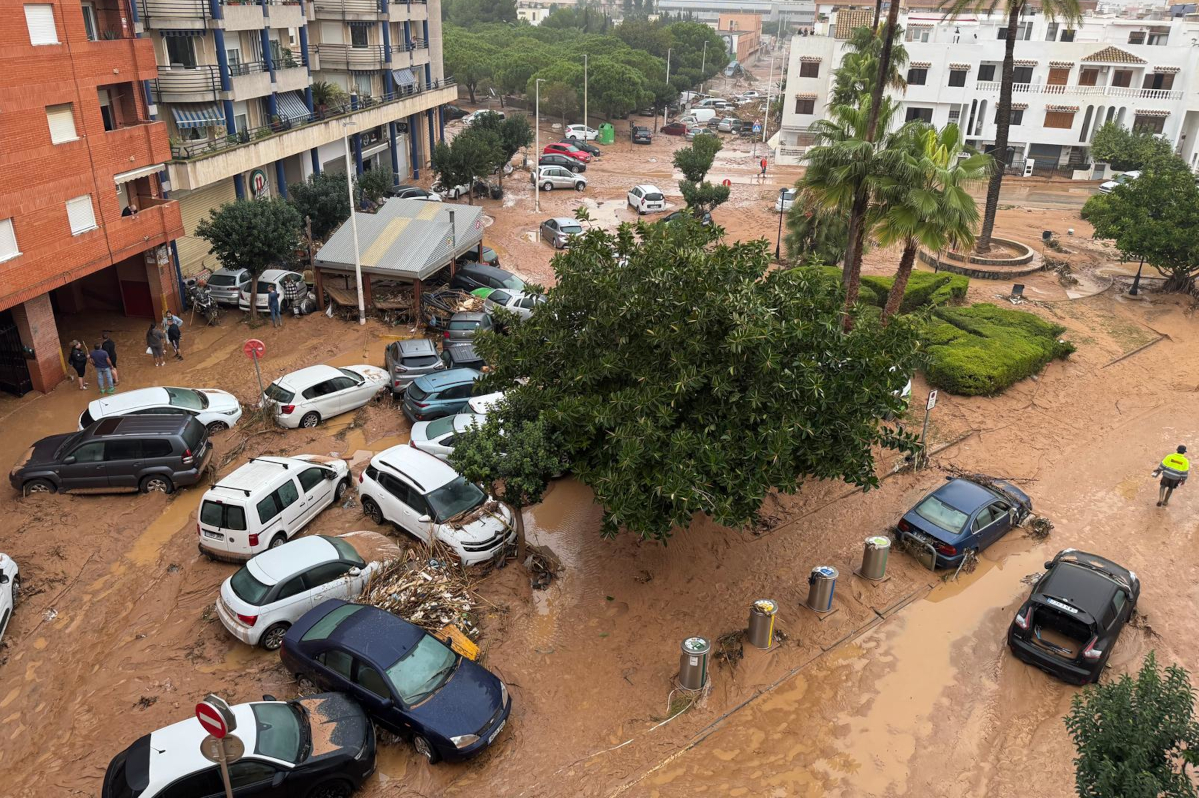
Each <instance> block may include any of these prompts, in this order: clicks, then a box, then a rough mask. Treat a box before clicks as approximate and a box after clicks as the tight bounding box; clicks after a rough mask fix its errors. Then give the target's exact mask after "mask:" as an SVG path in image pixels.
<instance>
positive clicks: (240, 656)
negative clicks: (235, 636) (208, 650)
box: [196, 643, 272, 673]
mask: <svg viewBox="0 0 1199 798" xmlns="http://www.w3.org/2000/svg"><path fill="white" fill-rule="evenodd" d="M271 656H272V655H271V652H269V651H266V650H265V649H261V648H257V647H255V646H247V645H245V644H244V643H237V644H235V645H234V646H233V648H231V649H229V652H228V653H227V654H225V656H224V657H222V658H221V661H220V662H214V663H212V664H206V665H197V666H196V670H197V671H199V672H200V673H219V672H221V671H238V672H242V671H245V670H246V669H247V667H248V666H250V665H251V664H252V663H253V662H254V661H255V660H256V659H260V658H261V659H266V658H269V657H271Z"/></svg>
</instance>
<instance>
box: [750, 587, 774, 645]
mask: <svg viewBox="0 0 1199 798" xmlns="http://www.w3.org/2000/svg"><path fill="white" fill-rule="evenodd" d="M778 609H779V608H778V605H777V604H775V603H774V602H773V601H771V600H770V599H758V600H757V601H755V602H754V603H753V605H752V606H751V607H750V608H749V631H748V633H747V636H748V637H749V644H750V645H751V646H753V647H754V648H761V649H768V648H770V647H771V646H772V645H774V616H775V613H777V612H778Z"/></svg>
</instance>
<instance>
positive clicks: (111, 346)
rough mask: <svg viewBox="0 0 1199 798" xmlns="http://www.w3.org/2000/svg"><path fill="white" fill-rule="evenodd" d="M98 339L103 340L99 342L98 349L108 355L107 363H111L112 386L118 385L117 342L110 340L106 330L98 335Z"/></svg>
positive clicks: (119, 379)
mask: <svg viewBox="0 0 1199 798" xmlns="http://www.w3.org/2000/svg"><path fill="white" fill-rule="evenodd" d="M100 337H101V338H102V339H103V340H102V341H101V342H100V347H101V348H102V349H103V350H104V351H105V352H107V353H108V362H109V363H112V383H113V385H120V384H121V377H120V375H119V374H117V342H116V341H114V340H112V337H111V336H110V335H109V334H108V330H105V331H104V332H102V333H100Z"/></svg>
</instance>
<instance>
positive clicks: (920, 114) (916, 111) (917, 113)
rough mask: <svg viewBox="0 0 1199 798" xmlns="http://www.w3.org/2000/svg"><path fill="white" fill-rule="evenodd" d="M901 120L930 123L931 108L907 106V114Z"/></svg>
mask: <svg viewBox="0 0 1199 798" xmlns="http://www.w3.org/2000/svg"><path fill="white" fill-rule="evenodd" d="M903 121H905V122H927V123H928V124H930V125H931V124H932V122H933V109H931V108H909V109H908V112H907V116H906V117H905V118H904V120H903Z"/></svg>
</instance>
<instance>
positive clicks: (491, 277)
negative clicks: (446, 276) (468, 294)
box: [450, 262, 525, 291]
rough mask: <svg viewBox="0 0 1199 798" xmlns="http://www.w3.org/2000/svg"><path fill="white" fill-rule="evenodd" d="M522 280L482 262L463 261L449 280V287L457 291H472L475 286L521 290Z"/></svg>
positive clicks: (523, 284)
mask: <svg viewBox="0 0 1199 798" xmlns="http://www.w3.org/2000/svg"><path fill="white" fill-rule="evenodd" d="M524 287H525V282H524V280H522V279H520V278H519V277H517V276H516V275H515V274H513V273H512V272H509V271H505V270H503V269H499V268H496V267H495V266H488V265H486V264H483V263H469V262H468V263H464V264H462V265H460V266H459V267H458V270H457V271H456V272H455V273H454V276H453V278H452V279H451V280H450V288H457V289H458V290H459V291H474V290H475V289H476V288H507V289H509V290H510V291H523V290H524Z"/></svg>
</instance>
